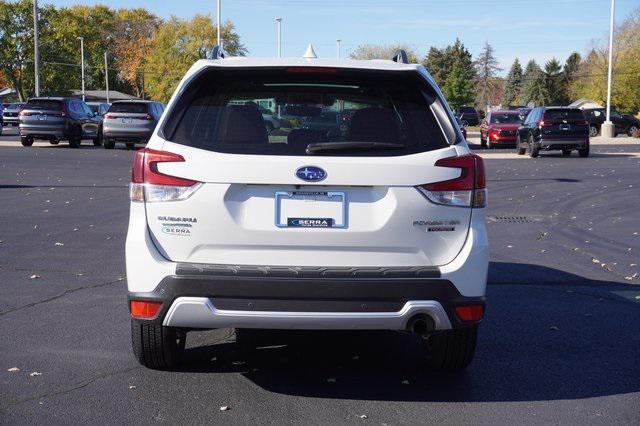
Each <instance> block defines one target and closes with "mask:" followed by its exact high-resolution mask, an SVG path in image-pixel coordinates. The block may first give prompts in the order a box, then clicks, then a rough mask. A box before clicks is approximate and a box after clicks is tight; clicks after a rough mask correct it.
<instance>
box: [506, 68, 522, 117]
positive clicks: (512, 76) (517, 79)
mask: <svg viewBox="0 0 640 426" xmlns="http://www.w3.org/2000/svg"><path fill="white" fill-rule="evenodd" d="M521 91H522V66H521V65H520V61H519V60H518V58H516V59H515V60H514V61H513V64H512V65H511V69H509V74H507V79H506V80H505V82H504V93H503V95H502V105H503V106H505V107H508V106H510V105H514V106H515V105H518V104H519V103H520V92H521Z"/></svg>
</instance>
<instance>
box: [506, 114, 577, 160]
mask: <svg viewBox="0 0 640 426" xmlns="http://www.w3.org/2000/svg"><path fill="white" fill-rule="evenodd" d="M516 149H517V151H518V155H524V153H525V152H526V151H529V155H530V156H531V157H534V158H535V157H537V156H538V153H539V152H540V151H542V150H544V151H552V150H561V151H562V155H571V151H572V150H578V153H579V154H580V157H588V156H589V122H588V121H587V120H586V118H585V116H584V114H583V113H582V110H580V109H577V108H564V107H537V108H534V109H532V110H531V112H530V113H529V115H527V118H526V119H525V121H524V123H522V125H521V126H520V127H519V128H518V134H517V136H516Z"/></svg>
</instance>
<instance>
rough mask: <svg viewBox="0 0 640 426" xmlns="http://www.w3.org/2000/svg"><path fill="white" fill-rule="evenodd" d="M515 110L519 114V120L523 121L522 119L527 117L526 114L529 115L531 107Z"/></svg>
mask: <svg viewBox="0 0 640 426" xmlns="http://www.w3.org/2000/svg"><path fill="white" fill-rule="evenodd" d="M517 111H518V113H519V114H520V122H524V120H525V119H526V118H527V115H529V113H530V112H531V108H526V107H522V108H517Z"/></svg>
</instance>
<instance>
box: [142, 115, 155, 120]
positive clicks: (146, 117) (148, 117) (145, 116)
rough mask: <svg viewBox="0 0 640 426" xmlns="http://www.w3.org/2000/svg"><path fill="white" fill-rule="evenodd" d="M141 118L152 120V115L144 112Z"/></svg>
mask: <svg viewBox="0 0 640 426" xmlns="http://www.w3.org/2000/svg"><path fill="white" fill-rule="evenodd" d="M142 119H143V120H147V121H151V120H153V117H152V116H151V115H149V114H145V115H144V116H143V117H142Z"/></svg>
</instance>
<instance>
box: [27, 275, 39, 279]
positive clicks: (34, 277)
mask: <svg viewBox="0 0 640 426" xmlns="http://www.w3.org/2000/svg"><path fill="white" fill-rule="evenodd" d="M29 278H31V279H32V280H36V279H38V278H40V275H37V274H33V275H31V276H30V277H29Z"/></svg>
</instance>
